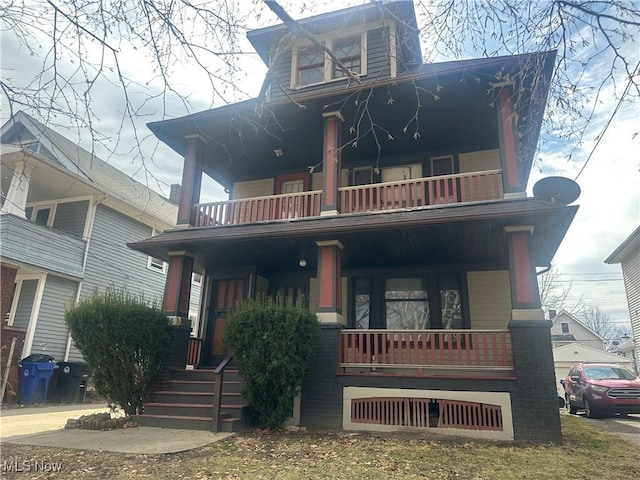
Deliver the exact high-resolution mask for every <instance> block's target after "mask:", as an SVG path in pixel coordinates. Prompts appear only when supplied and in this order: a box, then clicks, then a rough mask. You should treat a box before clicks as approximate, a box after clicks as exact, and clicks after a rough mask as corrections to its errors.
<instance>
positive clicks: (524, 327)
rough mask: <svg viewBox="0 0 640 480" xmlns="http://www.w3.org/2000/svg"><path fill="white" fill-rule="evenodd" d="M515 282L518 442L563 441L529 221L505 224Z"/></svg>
mask: <svg viewBox="0 0 640 480" xmlns="http://www.w3.org/2000/svg"><path fill="white" fill-rule="evenodd" d="M505 230H506V232H507V236H508V245H509V277H510V280H511V308H512V310H511V321H510V322H509V330H510V332H511V343H512V349H513V364H514V370H515V375H516V386H515V388H513V389H512V390H511V392H510V393H511V409H512V413H513V431H514V438H515V440H528V441H538V442H539V441H542V442H554V443H560V442H562V432H561V430H560V415H559V412H558V400H557V396H556V388H555V381H556V380H555V370H554V367H553V353H552V348H551V322H550V321H548V320H545V319H544V313H543V311H542V309H541V308H540V294H539V292H538V281H537V277H536V271H535V264H534V262H533V259H532V256H531V233H532V232H533V227H532V226H530V225H521V226H512V227H505Z"/></svg>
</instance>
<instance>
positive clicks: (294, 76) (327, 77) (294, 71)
mask: <svg viewBox="0 0 640 480" xmlns="http://www.w3.org/2000/svg"><path fill="white" fill-rule="evenodd" d="M371 27H372V26H365V27H364V30H362V28H363V27H360V28H357V29H351V30H349V29H347V30H344V31H341V32H340V33H339V34H337V35H336V34H334V35H331V36H319V37H318V41H319V42H320V43H322V44H323V45H324V46H325V47H327V48H328V49H329V50H331V51H332V52H334V45H335V43H336V42H337V41H340V40H343V39H348V38H350V37H353V38H355V37H358V36H359V37H360V72H352V73H353V74H354V75H355V76H356V77H358V78H360V77H364V76H366V75H367V64H368V58H367V38H368V37H367V31H368V30H369V29H370V28H371ZM310 46H313V44H312V43H311V42H309V41H302V42H300V43H297V44H296V45H294V46H293V49H292V53H291V78H290V82H289V85H290V88H291V89H292V90H298V89H303V88H307V87H313V86H317V85H325V84H328V83H332V82H340V81H345V80H348V79H349V77H348V76H347V75H342V76H340V77H335V76H334V68H335V65H334V62H333V60H332V58H331V57H330V56H329V54H328V53H327V52H326V51H324V50H322V53H323V54H324V55H323V69H322V81H320V82H313V83H306V84H300V73H299V72H300V66H299V62H298V59H299V55H298V52H300V51H301V50H303V49H305V48H308V47H310ZM334 53H335V52H334Z"/></svg>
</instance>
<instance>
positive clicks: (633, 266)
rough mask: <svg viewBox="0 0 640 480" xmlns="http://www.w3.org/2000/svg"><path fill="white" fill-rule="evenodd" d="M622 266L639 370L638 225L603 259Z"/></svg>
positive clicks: (639, 294) (639, 273)
mask: <svg viewBox="0 0 640 480" xmlns="http://www.w3.org/2000/svg"><path fill="white" fill-rule="evenodd" d="M604 262H605V263H608V264H614V263H619V264H620V266H621V267H622V278H623V279H624V288H625V290H626V292H627V305H628V306H629V318H630V319H631V330H632V332H633V339H632V340H633V347H635V348H632V351H633V358H634V360H635V366H636V372H638V371H640V226H639V227H638V228H636V229H635V230H634V232H633V233H632V234H631V235H629V236H628V237H627V238H626V239H625V240H624V241H623V242H622V243H621V244H620V245H619V246H618V248H616V249H615V250H614V251H613V252H612V253H611V255H609V256H608V257H607V259H606V260H605V261H604Z"/></svg>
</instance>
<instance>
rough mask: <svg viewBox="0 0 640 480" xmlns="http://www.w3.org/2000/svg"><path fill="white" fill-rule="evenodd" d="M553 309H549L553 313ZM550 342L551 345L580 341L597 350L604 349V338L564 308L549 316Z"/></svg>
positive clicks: (556, 345) (559, 345)
mask: <svg viewBox="0 0 640 480" xmlns="http://www.w3.org/2000/svg"><path fill="white" fill-rule="evenodd" d="M553 313H554V311H553V310H551V314H552V315H553ZM551 321H552V326H551V342H552V343H553V347H554V348H556V347H561V346H563V345H567V344H572V343H580V344H582V345H587V346H589V347H591V348H594V349H597V350H605V344H604V342H605V338H604V337H603V336H602V335H600V334H598V333H597V332H595V331H593V330H592V329H591V328H589V327H588V326H587V325H585V324H584V323H583V322H582V321H581V320H580V319H578V318H577V317H576V316H574V315H572V314H570V313H569V312H567V311H565V310H560V312H559V313H558V314H557V315H555V316H552V317H551Z"/></svg>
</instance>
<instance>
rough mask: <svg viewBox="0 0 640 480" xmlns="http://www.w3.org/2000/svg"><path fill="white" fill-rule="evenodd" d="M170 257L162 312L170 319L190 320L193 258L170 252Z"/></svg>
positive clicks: (183, 253)
mask: <svg viewBox="0 0 640 480" xmlns="http://www.w3.org/2000/svg"><path fill="white" fill-rule="evenodd" d="M169 255H170V256H171V258H170V260H169V271H168V272H167V282H166V284H165V288H164V299H163V301H162V311H163V312H164V313H165V314H166V315H167V316H168V317H173V318H174V319H176V320H177V319H183V320H186V319H188V318H189V297H190V295H191V274H192V273H193V257H191V256H190V255H189V254H188V253H187V252H169ZM178 323H182V322H178Z"/></svg>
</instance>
